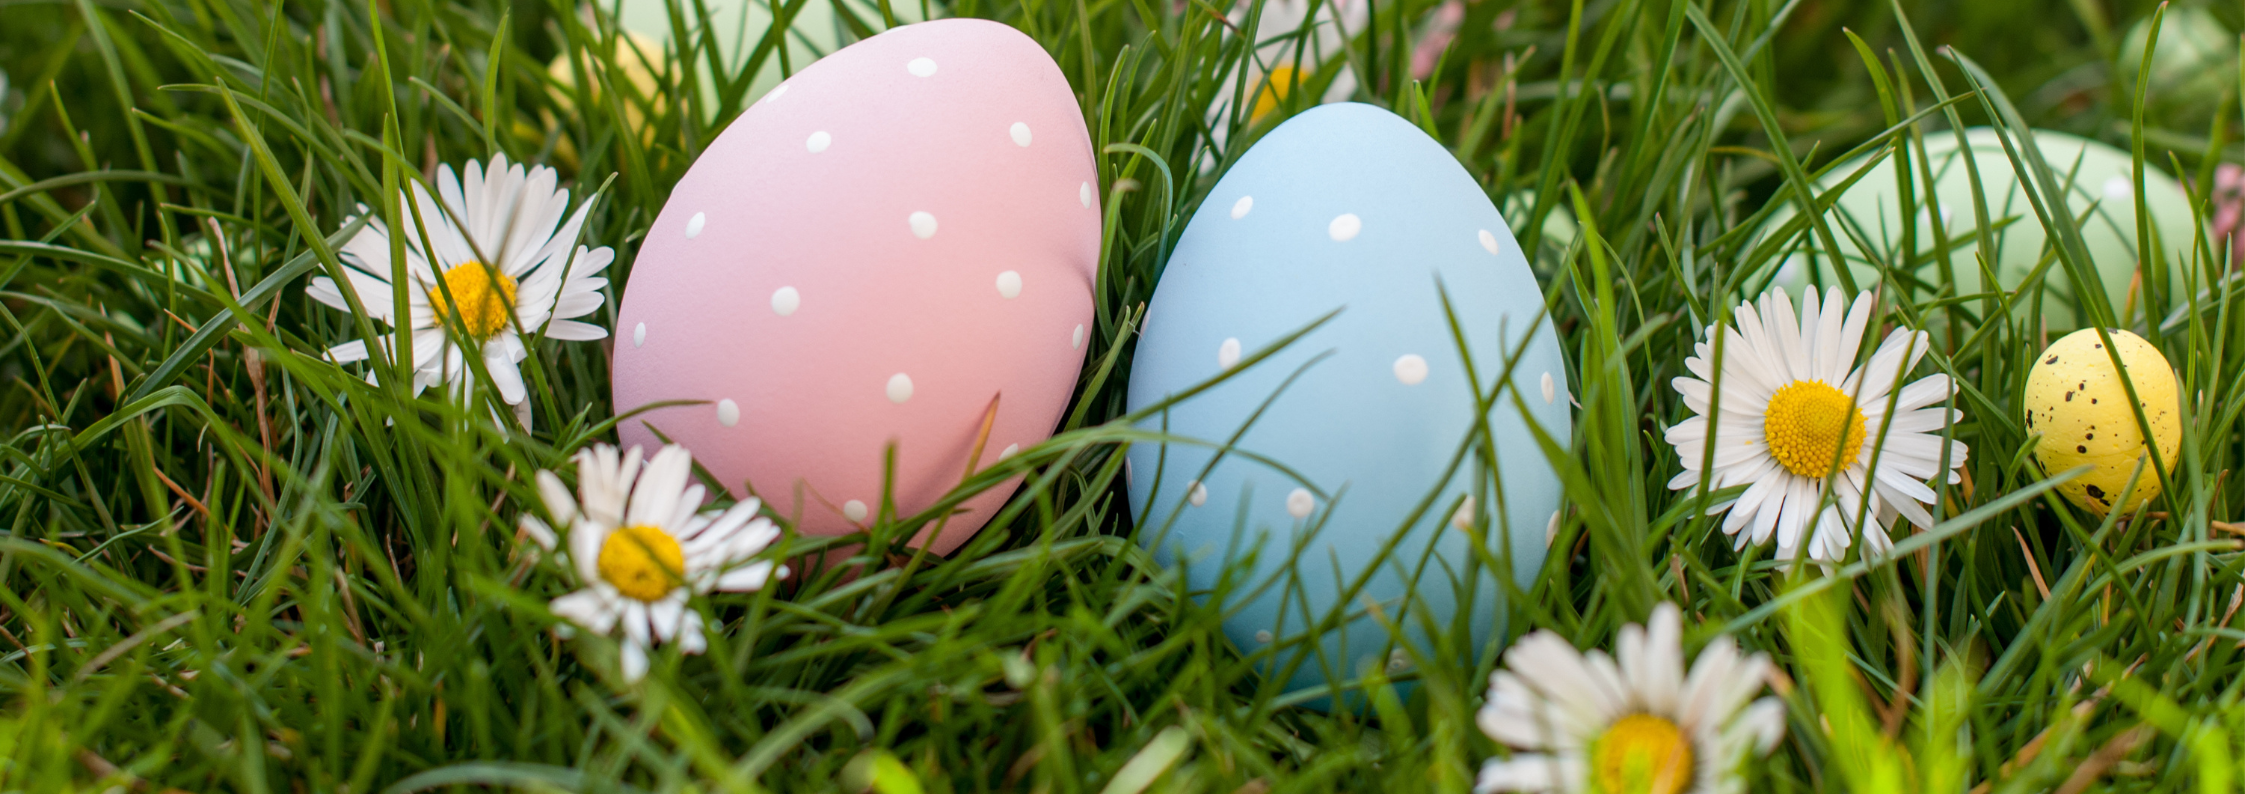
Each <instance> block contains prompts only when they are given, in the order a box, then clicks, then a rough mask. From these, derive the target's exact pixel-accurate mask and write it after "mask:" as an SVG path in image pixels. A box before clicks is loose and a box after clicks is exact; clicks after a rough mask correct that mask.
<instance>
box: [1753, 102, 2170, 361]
mask: <svg viewBox="0 0 2245 794" xmlns="http://www.w3.org/2000/svg"><path fill="white" fill-rule="evenodd" d="M2034 136H2035V142H2036V144H2037V145H2038V147H2039V148H2040V149H2041V151H2042V157H2043V160H2044V162H2046V163H2048V164H2049V166H2050V170H2052V171H2054V172H2056V173H2057V175H2058V179H2059V180H2060V182H2062V183H2065V184H2064V187H2065V189H2066V203H2067V205H2068V206H2069V211H2070V212H2072V213H2073V216H2074V217H2075V218H2076V219H2077V220H2079V221H2080V224H2081V237H2082V242H2083V244H2084V245H2085V246H2086V247H2087V248H2088V250H2089V256H2090V259H2091V261H2092V262H2093V263H2094V266H2095V267H2096V269H2097V278H2098V280H2099V282H2100V283H2101V284H2102V285H2103V287H2104V290H2105V297H2106V300H2107V301H2109V303H2110V305H2111V306H2112V309H2113V311H2115V312H2119V311H2121V310H2122V308H2123V307H2124V306H2126V305H2127V304H2128V295H2129V289H2130V283H2131V282H2133V281H2134V280H2135V277H2136V256H2137V253H2138V248H2137V246H2136V203H2135V201H2136V199H2135V190H2136V189H2135V176H2134V173H2135V171H2134V169H2135V165H2134V163H2133V161H2132V159H2131V158H2130V157H2129V154H2128V153H2127V152H2124V151H2121V150H2119V149H2116V148H2113V147H2111V146H2108V145H2106V144H2103V143H2100V142H2097V141H2092V140H2089V139H2087V138H2080V137H2076V136H2073V135H2067V134H2065V133H2062V132H2053V131H2050V130H2035V131H2034ZM1966 139H1967V140H1968V141H1969V142H1970V145H1969V146H1968V147H1966V148H1964V149H1960V148H1959V147H1958V146H1957V139H1956V136H1955V135H1953V134H1950V133H1946V132H1944V133H1940V134H1935V135H1927V136H1926V137H1925V144H1926V146H1925V148H1926V151H1925V156H1926V157H1927V158H1928V160H1929V161H1930V162H1931V168H1932V171H1933V190H1932V191H1931V192H1932V194H1933V196H1934V198H1935V199H1936V202H1935V203H1938V204H1939V207H1940V208H1939V210H1938V211H1935V210H1933V209H1931V207H1932V204H1930V203H1928V201H1927V199H1926V194H1927V192H1928V191H1927V190H1926V185H1925V183H1924V182H1923V180H1922V179H1918V178H1917V177H1919V176H1920V174H1921V172H1920V171H1918V170H1917V168H1916V167H1914V166H1913V167H1912V169H1911V172H1910V173H1911V176H1912V177H1913V188H1912V189H1913V191H1914V197H1915V201H1916V204H1915V206H1913V207H1912V208H1911V210H1910V212H1909V215H1910V217H1911V219H1912V221H1911V222H1912V223H1915V224H1916V226H1917V229H1916V232H1915V235H1916V236H1915V238H1914V240H1915V246H1916V249H1917V252H1916V254H1915V258H1914V260H1912V261H1915V264H1914V265H1912V266H1910V270H1909V273H1910V275H1911V276H1913V277H1914V278H1916V279H1918V281H1919V282H1920V283H1921V284H1922V285H1923V286H1922V288H1920V289H1919V290H1918V298H1917V299H1918V300H1920V301H1926V300H1932V299H1934V298H1935V297H1936V296H1938V295H1944V294H1946V295H1972V294H1977V293H1979V292H1981V291H1983V287H1982V286H1981V281H1980V268H1979V264H1978V262H1977V260H1976V259H1975V257H1974V254H1975V252H1976V251H1977V250H1978V248H1979V241H1978V232H1976V231H1975V230H1974V225H1973V224H1974V223H1975V220H1974V219H1975V217H1976V216H1975V210H1974V209H1973V201H1972V177H1971V173H1970V171H1969V170H1968V169H1967V167H1966V160H1967V153H1969V157H1970V160H1971V164H1972V167H1973V168H1976V169H1977V170H1978V172H1979V176H1980V184H1981V195H1982V196H1984V197H1985V198H1986V200H1987V204H1988V222H1989V224H1990V225H1991V227H1993V228H1992V229H1991V233H1992V234H1993V235H1994V238H1995V242H1996V251H1995V252H1994V255H1993V256H1990V257H1989V263H1990V264H1991V265H1992V266H1994V268H1995V270H1996V280H1997V283H1998V284H1999V285H2000V286H2001V287H2002V288H2003V289H2006V290H2018V289H2019V288H2020V285H2021V284H2023V283H2025V282H2026V280H2027V277H2028V276H2029V275H2031V274H2032V273H2033V272H2034V270H2035V268H2036V267H2037V266H2039V265H2040V264H2041V258H2042V250H2043V243H2044V241H2045V240H2046V239H2047V235H2046V234H2045V233H2044V231H2043V228H2042V223H2041V221H2040V220H2039V219H2037V218H2036V217H2035V212H2034V206H2033V204H2032V203H2030V202H2029V201H2028V198H2027V191H2026V187H2025V186H2024V184H2023V183H2022V182H2021V181H2020V180H2019V178H2018V176H2017V175H2016V174H2015V173H2014V172H2013V171H2012V168H2011V159H2010V158H2009V157H2008V156H2006V155H2005V154H2004V149H2003V143H2002V139H2001V138H2000V137H1999V136H1998V135H1997V133H1996V131H1995V130H1992V129H1989V128H1986V127H1975V128H1972V129H1970V130H1967V131H1966ZM1874 155H1875V153H1874ZM1874 155H1865V156H1864V157H1861V158H1857V159H1854V160H1850V161H1847V162H1844V163H1841V164H1839V165H1838V166H1835V167H1834V168H1833V169H1832V170H1831V172H1830V173H1829V174H1827V175H1826V176H1825V178H1824V180H1823V183H1822V187H1823V188H1826V189H1829V188H1831V187H1834V186H1837V185H1839V184H1840V183H1842V182H1844V181H1846V180H1847V179H1848V178H1849V177H1851V176H1854V175H1855V173H1856V172H1857V171H1860V170H1862V168H1863V165H1864V164H1865V163H1866V162H1868V161H1869V158H1870V157H1871V156H1874ZM1914 157H1915V154H1913V158H1914ZM1899 196H1900V192H1899V189H1898V188H1897V187H1896V183H1895V174H1894V158H1893V156H1892V155H1891V154H1890V155H1888V156H1887V158H1886V159H1884V160H1881V161H1879V163H1878V164H1877V165H1874V166H1872V167H1871V169H1870V170H1869V171H1868V172H1866V173H1865V174H1864V175H1863V177H1862V178H1861V179H1859V180H1857V181H1856V182H1855V184H1854V185H1852V186H1850V187H1849V188H1848V189H1847V192H1845V193H1842V194H1841V195H1840V197H1839V200H1838V201H1837V202H1836V203H1835V204H1833V206H1832V210H1831V211H1830V212H1829V213H1827V214H1826V215H1825V220H1826V222H1827V223H1829V224H1831V228H1832V234H1833V236H1834V237H1835V238H1837V240H1838V242H1839V245H1840V250H1841V252H1842V253H1843V254H1844V255H1845V256H1846V257H1847V260H1848V263H1849V267H1848V270H1849V272H1850V273H1851V274H1852V275H1853V277H1854V279H1855V284H1856V286H1857V287H1858V288H1860V289H1871V288H1874V287H1876V286H1877V285H1879V284H1880V283H1881V281H1880V274H1879V270H1878V268H1877V267H1874V266H1873V264H1872V263H1887V262H1898V261H1903V260H1904V257H1902V256H1900V254H1901V252H1900V251H1899V248H1900V246H1901V245H1902V231H1903V228H1904V224H1903V220H1902V218H1903V214H1902V210H1901V208H1900V201H1899V199H1898V197H1899ZM2144 202H2145V204H2146V206H2147V207H2148V208H2149V210H2150V212H2149V214H2150V215H2151V221H2152V228H2153V230H2154V231H2155V232H2156V235H2157V239H2158V240H2159V241H2160V245H2161V246H2162V247H2163V248H2164V249H2165V256H2166V258H2167V261H2168V283H2169V284H2173V285H2180V284H2182V283H2183V281H2182V278H2183V277H2182V265H2183V263H2186V262H2189V261H2190V247H2191V246H2192V245H2193V244H2194V241H2195V237H2194V232H2193V230H2192V224H2193V223H2194V222H2195V221H2194V220H2193V218H2192V215H2191V210H2190V196H2189V194H2188V193H2186V192H2185V191H2184V190H2183V187H2182V185H2181V183H2178V182H2176V181H2175V180H2174V179H2173V178H2172V177H2169V176H2167V174H2166V173H2165V172H2162V171H2160V170H2158V169H2157V168H2151V169H2147V170H2146V171H2145V173H2144ZM1796 215H1797V212H1796V207H1794V206H1787V207H1785V208H1783V209H1781V210H1779V211H1777V212H1774V213H1771V216H1770V220H1769V222H1768V223H1767V224H1765V225H1764V226H1763V227H1762V228H1763V229H1764V230H1765V233H1770V232H1775V231H1776V230H1777V229H1778V228H1780V227H1782V226H1783V225H1784V224H1785V223H1786V222H1787V221H1790V220H1792V219H1793V218H1794V217H1795V216H1796ZM1936 217H1939V218H1940V219H1941V220H1940V226H1941V228H1942V233H1943V234H1945V235H1946V236H1947V239H1948V243H1949V249H1948V250H1949V264H1950V267H1951V268H1952V270H1951V271H1950V272H1949V274H1944V273H1943V271H1942V269H1941V268H1942V266H1941V262H1940V259H1939V257H1938V256H1936V255H1935V254H1936V252H1937V251H1938V250H1939V248H1938V246H1937V245H1936V242H1935V239H1936V238H1935V237H1934V226H1935V220H1934V219H1935V218H1936ZM1850 230H1853V231H1854V232H1856V233H1858V234H1860V236H1861V239H1862V240H1867V241H1869V243H1870V247H1869V248H1868V249H1866V248H1864V247H1863V246H1862V245H1860V244H1859V242H1858V238H1857V236H1856V235H1853V234H1850ZM1795 239H1796V244H1797V245H1798V244H1804V243H1803V242H1802V241H1806V243H1805V244H1809V245H1813V246H1814V247H1815V248H1816V250H1818V251H1819V252H1820V254H1819V255H1818V256H1817V257H1815V258H1814V259H1815V264H1814V265H1811V264H1810V259H1811V258H1810V257H1809V256H1808V254H1807V253H1805V252H1802V251H1795V252H1793V253H1792V254H1790V255H1789V256H1787V258H1786V259H1785V260H1784V264H1783V265H1782V266H1781V267H1780V268H1779V270H1778V276H1777V280H1776V284H1777V285H1778V286H1782V287H1783V288H1785V289H1786V290H1787V291H1789V292H1794V293H1798V292H1799V291H1800V290H1801V288H1802V287H1804V286H1808V285H1810V284H1814V285H1817V286H1820V287H1822V286H1834V285H1838V284H1839V283H1840V282H1839V276H1838V275H1837V274H1836V273H1835V272H1833V271H1832V269H1831V265H1830V264H1828V263H1827V260H1826V259H1825V258H1824V257H1823V256H1822V255H1821V251H1822V246H1823V243H1822V242H1820V241H1818V240H1817V238H1816V234H1815V232H1814V231H1809V232H1807V233H1806V234H1805V236H1804V237H1800V238H1795ZM1951 274H1953V279H1952V278H1951V277H1950V275H1951ZM2042 288H2043V290H2044V294H2043V299H2042V315H2043V319H2044V321H2045V322H2046V323H2047V324H2048V326H2049V327H2050V328H2053V329H2058V330H2069V329H2074V328H2080V327H2082V326H2083V325H2084V324H2086V323H2087V322H2088V315H2086V314H2085V313H2083V312H2082V311H2081V310H2080V308H2079V306H2078V302H2077V301H2076V299H2075V297H2074V286H2073V280H2072V279H2071V278H2069V277H2068V276H2067V275H2066V271H2065V266H2064V265H2063V264H2062V263H2056V262H2053V263H2052V264H2051V265H2050V268H2049V269H2048V270H2047V271H2044V275H2043V278H2042ZM2135 305H2136V306H2137V307H2139V308H2138V309H2137V311H2138V312H2139V313H2140V312H2141V311H2142V309H2141V308H2140V307H2142V306H2143V305H2144V302H2143V299H2142V297H2141V296H2138V297H2137V299H2136V301H2135ZM1966 307H1967V308H1968V309H1970V310H1972V311H1979V310H1980V303H1979V302H1978V301H1973V302H1970V303H1967V304H1966ZM2031 310H2032V307H2031V306H2030V305H2029V302H2028V301H2026V300H2021V301H2019V303H2018V304H2017V305H2016V306H2015V307H2014V308H2013V315H2014V316H2015V317H2019V318H2025V317H2026V316H2027V314H2028V312H2030V311H2031ZM1939 316H1940V315H1938V314H1937V315H1936V317H1939Z"/></svg>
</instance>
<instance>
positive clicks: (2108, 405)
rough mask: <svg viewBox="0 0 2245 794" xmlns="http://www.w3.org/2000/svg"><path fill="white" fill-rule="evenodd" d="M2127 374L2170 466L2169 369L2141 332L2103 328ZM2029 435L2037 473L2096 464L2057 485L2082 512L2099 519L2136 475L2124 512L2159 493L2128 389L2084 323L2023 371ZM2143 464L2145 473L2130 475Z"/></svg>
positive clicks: (2177, 444) (2174, 407)
mask: <svg viewBox="0 0 2245 794" xmlns="http://www.w3.org/2000/svg"><path fill="white" fill-rule="evenodd" d="M2106 333H2108V334H2110V335H2111V336H2112V342H2113V346H2114V347H2116V348H2118V349H2119V351H2120V360H2121V363H2122V364H2123V365H2125V366H2126V367H2127V372H2128V379H2129V381H2131V382H2132V383H2133V384H2134V385H2135V387H2136V398H2137V402H2138V404H2140V405H2142V406H2143V415H2144V419H2145V421H2146V422H2148V423H2149V424H2150V425H2151V430H2152V438H2153V439H2154V441H2155V442H2156V446H2157V447H2158V448H2159V457H2160V460H2161V462H2162V463H2163V464H2164V465H2166V466H2167V467H2169V468H2173V467H2174V465H2175V455H2176V453H2177V452H2178V451H2179V450H2180V449H2181V448H2182V409H2181V404H2180V403H2179V402H2178V401H2177V400H2178V397H2177V394H2176V390H2175V370H2174V369H2173V368H2171V367H2169V366H2168V365H2167V357H2166V356H2163V355H2160V353H2159V348H2156V347H2153V346H2152V344H2151V343H2150V342H2146V341H2144V338H2143V337H2140V336H2137V335H2135V334H2132V333H2129V332H2127V331H2122V330H2119V329H2108V330H2107V331H2106ZM2026 406H2027V432H2029V433H2040V434H2041V435H2042V437H2041V438H2040V439H2039V440H2037V441H2036V442H2035V459H2036V460H2039V461H2041V462H2042V468H2043V471H2045V472H2047V473H2050V474H2057V473H2059V472H2062V471H2066V470H2068V469H2071V468H2074V467H2076V466H2080V465H2083V464H2088V465H2090V466H2094V467H2096V468H2094V469H2092V470H2091V471H2090V472H2089V473H2087V474H2084V475H2082V476H2080V477H2076V478H2074V479H2072V480H2069V481H2067V482H2066V483H2064V484H2061V485H2059V486H2058V492H2059V493H2060V494H2063V495H2064V496H2065V497H2066V499H2067V500H2068V501H2071V502H2073V503H2074V504H2076V505H2080V506H2081V509H2083V510H2087V511H2089V512H2090V513H2093V514H2096V515H2099V516H2102V515H2104V514H2105V513H2107V512H2109V511H2111V510H2112V509H2113V507H2115V506H2116V503H2118V502H2119V501H2120V497H2121V494H2122V493H2124V492H2127V491H2126V489H2127V487H2128V480H2129V478H2130V477H2131V476H2135V477H2136V490H2135V491H2134V492H2133V495H2132V497H2131V498H2130V499H2129V500H2128V502H2127V503H2126V504H2125V505H2118V506H2119V507H2120V509H2121V511H2122V512H2124V513H2125V512H2128V511H2132V510H2135V509H2136V507H2137V506H2138V505H2141V504H2143V503H2144V502H2147V501H2150V500H2152V499H2154V498H2157V497H2158V496H2159V492H2160V485H2159V472H2158V470H2157V469H2155V468H2154V467H2153V466H2152V465H2151V463H2150V459H2149V457H2148V456H2147V455H2146V449H2145V445H2144V434H2143V431H2142V430H2141V429H2140V426H2139V425H2138V423H2137V422H2136V412H2135V411H2132V410H2130V409H2129V403H2128V393H2127V392H2126V391H2125V390H2123V387H2122V386H2121V382H2120V378H2119V377H2117V376H2116V372H2115V370H2114V369H2113V366H2112V358H2111V357H2110V356H2109V355H2107V353H2106V351H2105V343H2104V340H2103V339H2100V338H2099V337H2098V336H2097V329H2094V328H2084V329H2081V330H2079V331H2075V332H2073V333H2070V334H2067V335H2066V336H2065V337H2064V338H2061V339H2059V340H2058V341H2056V342H2052V343H2051V344H2050V347H2049V348H2048V349H2045V350H2043V351H2042V355H2041V356H2039V357H2037V358H2036V359H2035V365H2034V368H2033V369H2032V370H2029V371H2028V372H2027V390H2026ZM2139 461H2142V465H2143V467H2144V471H2143V474H2141V475H2137V474H2136V467H2137V465H2138V462H2139Z"/></svg>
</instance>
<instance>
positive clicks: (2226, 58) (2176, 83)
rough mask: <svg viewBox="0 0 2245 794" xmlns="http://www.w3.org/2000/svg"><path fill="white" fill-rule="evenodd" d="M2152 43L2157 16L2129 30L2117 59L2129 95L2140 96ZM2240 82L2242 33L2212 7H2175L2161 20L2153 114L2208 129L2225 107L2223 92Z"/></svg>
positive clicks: (2148, 101) (2150, 97) (2153, 68)
mask: <svg viewBox="0 0 2245 794" xmlns="http://www.w3.org/2000/svg"><path fill="white" fill-rule="evenodd" d="M2149 43H2151V17H2150V16H2148V15H2147V16H2145V17H2144V18H2143V19H2139V20H2137V21H2136V24H2135V26H2134V27H2131V28H2129V30H2128V35H2127V37H2126V38H2124V39H2123V40H2122V42H2121V45H2120V53H2119V55H2118V56H2117V58H2116V59H2115V62H2114V63H2113V67H2114V69H2113V74H2114V75H2115V76H2116V78H2117V79H2119V80H2120V83H2121V85H2120V88H2121V93H2122V95H2123V96H2128V97H2134V96H2135V91H2136V82H2137V76H2138V75H2139V74H2141V73H2142V72H2143V65H2144V47H2145V45H2147V44H2149ZM2236 84H2237V34H2235V33H2231V32H2230V30H2229V27H2228V26H2226V25H2223V24H2222V21H2221V20H2219V19H2215V18H2214V15H2213V14H2211V13H2208V12H2207V11H2206V9H2204V8H2199V7H2197V6H2175V7H2170V8H2168V9H2167V15H2166V16H2165V17H2164V18H2162V19H2161V20H2160V23H2159V49H2158V50H2157V51H2156V52H2154V53H2153V54H2152V58H2151V85H2150V89H2151V90H2150V94H2149V95H2148V96H2147V97H2146V100H2145V102H2146V105H2147V108H2148V109H2149V110H2150V111H2151V113H2150V115H2149V118H2150V119H2151V120H2152V121H2153V122H2154V123H2158V122H2160V121H2162V120H2164V121H2165V122H2166V123H2167V124H2168V125H2170V126H2187V127H2190V128H2196V129H2197V131H2198V132H2200V133H2204V132H2205V130H2204V127H2205V124H2206V122H2208V121H2211V120H2212V119H2213V115H2214V111H2215V109H2216V108H2218V107H2220V106H2221V101H2222V94H2223V92H2226V91H2229V90H2231V87H2232V86H2235V85H2236Z"/></svg>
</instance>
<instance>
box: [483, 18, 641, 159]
mask: <svg viewBox="0 0 2245 794" xmlns="http://www.w3.org/2000/svg"><path fill="white" fill-rule="evenodd" d="M615 47H616V48H615V50H614V52H615V57H614V58H612V59H610V60H611V62H613V63H614V64H615V66H616V71H615V72H613V73H611V74H609V75H608V80H609V82H610V83H611V84H614V83H618V82H627V81H628V82H629V83H630V84H631V87H632V92H634V93H636V94H637V95H638V96H637V97H626V98H625V100H624V108H623V109H624V114H623V115H624V124H625V125H627V126H629V127H631V128H632V129H636V130H639V143H640V145H641V146H653V145H654V143H655V127H654V125H652V124H649V123H648V121H649V117H650V113H651V114H652V115H653V116H656V117H659V116H661V115H662V113H663V112H664V110H665V109H666V108H667V107H668V97H667V92H666V91H664V90H663V85H662V83H663V80H664V77H665V76H666V75H667V74H669V71H668V68H667V64H668V61H669V57H670V56H669V53H667V52H665V51H664V49H663V43H662V42H660V41H656V40H654V39H651V38H648V37H646V36H642V35H640V34H638V33H632V32H628V31H627V32H625V33H624V35H622V36H620V37H618V38H617V39H616V45H615ZM584 65H585V68H588V69H597V68H600V66H599V64H598V63H597V62H595V61H593V60H587V61H586V63H585V64H584ZM577 68H578V64H577V62H576V61H574V60H572V59H571V58H570V55H569V53H566V52H565V53H562V54H560V55H558V56H555V57H554V59H553V62H552V63H550V64H548V65H547V66H546V74H548V75H550V76H551V77H552V78H553V81H554V82H555V83H557V84H559V86H560V87H559V88H558V89H556V90H554V91H553V92H552V96H553V103H554V109H549V110H541V111H539V113H538V115H539V121H540V122H541V123H542V125H543V126H533V125H532V124H531V123H530V122H528V121H526V120H522V119H517V120H516V121H515V134H516V135H518V136H520V137H522V138H525V139H530V140H543V139H544V138H545V131H546V130H549V129H552V128H554V127H555V126H557V125H559V124H560V123H561V122H560V121H559V119H557V118H555V116H554V110H559V111H560V112H562V113H564V114H573V113H576V112H577V109H576V93H577V91H576V87H577ZM599 87H600V86H599V83H598V78H597V77H596V78H595V83H594V85H593V86H591V88H590V90H588V91H586V92H585V93H586V94H587V95H588V96H590V97H591V99H592V102H593V104H594V105H596V106H597V105H600V104H601V103H604V102H605V101H606V100H604V99H602V98H601V97H600V92H599ZM642 104H644V107H642ZM593 112H597V113H603V114H605V113H607V112H608V108H606V107H596V109H595V110H594V111H593ZM553 164H554V165H556V166H560V167H561V168H562V170H564V171H574V170H576V167H577V144H576V142H575V141H573V140H571V139H570V136H568V135H563V136H561V139H560V140H558V141H556V142H555V143H554V151H553Z"/></svg>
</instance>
